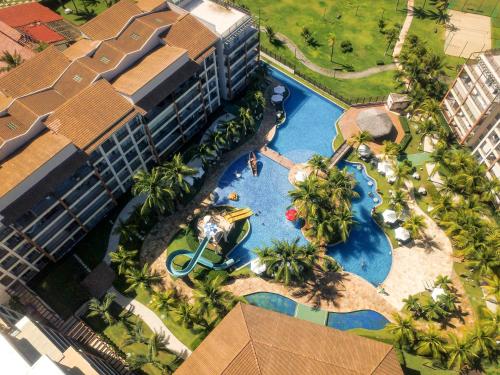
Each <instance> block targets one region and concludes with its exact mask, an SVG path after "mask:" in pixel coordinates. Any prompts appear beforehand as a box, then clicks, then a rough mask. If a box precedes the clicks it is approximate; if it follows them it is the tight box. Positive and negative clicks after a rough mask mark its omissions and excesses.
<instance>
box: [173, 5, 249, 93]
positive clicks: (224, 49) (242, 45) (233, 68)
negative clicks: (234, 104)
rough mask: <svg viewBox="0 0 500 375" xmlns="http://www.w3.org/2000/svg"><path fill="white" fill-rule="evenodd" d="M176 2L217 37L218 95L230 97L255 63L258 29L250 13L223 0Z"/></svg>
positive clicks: (244, 83) (246, 78) (242, 86)
mask: <svg viewBox="0 0 500 375" xmlns="http://www.w3.org/2000/svg"><path fill="white" fill-rule="evenodd" d="M173 2H174V3H175V4H177V5H178V6H180V7H182V8H183V9H186V10H187V11H189V12H190V13H191V14H192V15H193V16H195V17H197V18H198V19H199V20H201V21H202V22H203V23H204V24H205V25H206V26H207V27H208V28H209V29H210V30H211V31H212V32H214V33H215V34H216V35H217V36H218V37H219V39H218V41H217V45H216V49H217V66H218V69H219V76H220V80H221V95H222V97H223V98H224V99H232V98H233V97H234V96H235V95H236V94H237V93H238V92H239V91H241V90H242V89H243V88H244V87H245V86H246V84H247V83H248V79H249V78H250V75H251V73H252V72H253V71H254V70H255V68H256V67H257V61H258V59H259V30H258V27H257V25H256V24H255V22H254V20H253V18H252V17H251V16H250V14H249V13H248V12H247V11H246V10H245V9H242V8H236V7H235V6H234V5H232V6H229V5H228V3H227V2H225V1H212V0H176V1H173Z"/></svg>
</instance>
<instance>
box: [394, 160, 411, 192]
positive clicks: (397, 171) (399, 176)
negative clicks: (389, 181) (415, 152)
mask: <svg viewBox="0 0 500 375" xmlns="http://www.w3.org/2000/svg"><path fill="white" fill-rule="evenodd" d="M410 174H411V168H410V167H408V165H406V164H403V163H397V164H396V165H395V166H394V178H395V179H396V180H395V181H394V185H395V186H396V187H398V188H400V187H401V186H403V185H404V183H405V181H407V180H408V178H409V177H410Z"/></svg>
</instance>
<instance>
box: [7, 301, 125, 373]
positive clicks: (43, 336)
mask: <svg viewBox="0 0 500 375" xmlns="http://www.w3.org/2000/svg"><path fill="white" fill-rule="evenodd" d="M14 317H15V319H14ZM0 327H1V329H2V332H3V333H0V358H1V359H2V363H3V364H4V365H3V366H5V367H3V369H2V370H3V371H2V373H5V374H32V375H35V374H40V375H42V374H43V375H65V374H68V375H69V374H89V375H114V374H120V372H119V371H117V370H115V369H114V368H113V367H111V366H110V364H108V363H107V361H105V360H104V359H103V358H101V357H99V356H98V355H97V354H96V353H90V352H89V351H87V350H86V349H85V348H84V347H82V346H81V345H79V344H78V343H77V342H75V341H74V340H72V339H70V338H68V337H66V336H65V335H63V334H61V333H60V332H58V331H56V330H54V329H52V328H49V327H47V326H45V325H43V324H40V323H38V322H36V321H33V320H31V319H30V318H28V317H26V316H22V315H20V314H19V313H17V312H15V311H13V310H11V309H10V308H8V307H6V306H2V305H0Z"/></svg>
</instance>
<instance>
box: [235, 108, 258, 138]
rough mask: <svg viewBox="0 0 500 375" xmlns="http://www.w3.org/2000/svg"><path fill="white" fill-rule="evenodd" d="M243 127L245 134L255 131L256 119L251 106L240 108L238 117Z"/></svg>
mask: <svg viewBox="0 0 500 375" xmlns="http://www.w3.org/2000/svg"><path fill="white" fill-rule="evenodd" d="M238 120H239V123H240V126H241V129H242V131H243V134H248V133H253V132H255V125H256V124H255V120H254V118H253V115H252V111H251V110H250V108H243V107H241V108H240V110H239V117H238Z"/></svg>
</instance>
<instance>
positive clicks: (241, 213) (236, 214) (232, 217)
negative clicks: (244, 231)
mask: <svg viewBox="0 0 500 375" xmlns="http://www.w3.org/2000/svg"><path fill="white" fill-rule="evenodd" d="M252 215H253V212H252V210H251V209H250V208H240V209H238V210H234V211H233V212H231V213H229V214H227V215H226V216H224V219H226V220H227V222H229V223H230V224H232V223H234V222H236V221H239V220H243V219H247V218H249V217H250V216H252Z"/></svg>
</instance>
